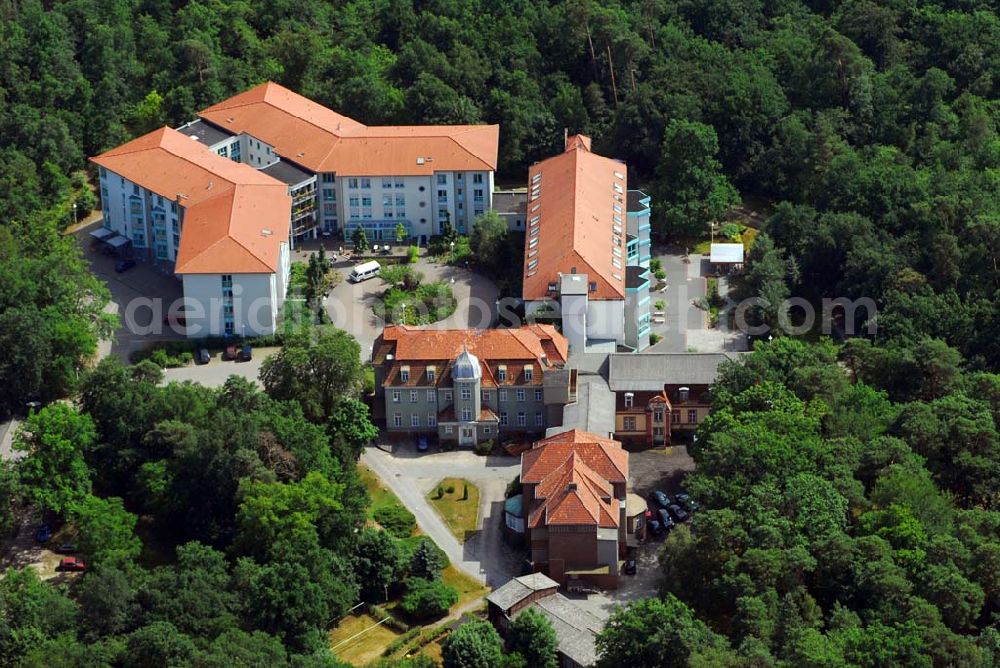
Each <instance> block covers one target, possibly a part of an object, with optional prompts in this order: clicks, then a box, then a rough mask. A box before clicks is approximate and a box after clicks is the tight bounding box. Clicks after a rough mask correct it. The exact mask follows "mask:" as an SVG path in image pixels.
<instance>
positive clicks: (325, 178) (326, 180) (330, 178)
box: [323, 174, 336, 183]
mask: <svg viewBox="0 0 1000 668" xmlns="http://www.w3.org/2000/svg"><path fill="white" fill-rule="evenodd" d="M335 179H336V177H335V176H334V175H333V174H324V175H323V183H333V182H334V180H335Z"/></svg>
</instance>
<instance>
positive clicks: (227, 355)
mask: <svg viewBox="0 0 1000 668" xmlns="http://www.w3.org/2000/svg"><path fill="white" fill-rule="evenodd" d="M222 359H224V360H234V359H236V346H235V345H228V346H226V349H225V350H224V351H222Z"/></svg>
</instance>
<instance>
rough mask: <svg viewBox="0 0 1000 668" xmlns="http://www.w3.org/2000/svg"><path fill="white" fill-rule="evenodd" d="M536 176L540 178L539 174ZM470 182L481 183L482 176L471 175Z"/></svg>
mask: <svg viewBox="0 0 1000 668" xmlns="http://www.w3.org/2000/svg"><path fill="white" fill-rule="evenodd" d="M538 176H541V174H539V175H538ZM472 182H473V183H482V182H483V175H482V174H473V175H472Z"/></svg>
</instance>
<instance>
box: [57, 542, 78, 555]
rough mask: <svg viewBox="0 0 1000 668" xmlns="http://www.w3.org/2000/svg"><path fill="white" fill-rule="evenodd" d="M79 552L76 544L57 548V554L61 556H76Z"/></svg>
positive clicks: (63, 544)
mask: <svg viewBox="0 0 1000 668" xmlns="http://www.w3.org/2000/svg"><path fill="white" fill-rule="evenodd" d="M78 551H79V548H78V547H77V545H76V543H61V544H60V545H59V547H57V548H56V552H58V553H59V554H76V553H77V552H78Z"/></svg>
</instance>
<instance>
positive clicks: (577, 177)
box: [523, 135, 628, 300]
mask: <svg viewBox="0 0 1000 668" xmlns="http://www.w3.org/2000/svg"><path fill="white" fill-rule="evenodd" d="M566 145H567V146H566V150H565V151H564V152H563V153H561V154H559V155H557V156H553V157H551V158H548V159H546V160H543V161H542V162H539V163H537V164H534V165H532V166H531V168H530V169H529V170H528V190H529V199H528V210H527V216H528V237H527V238H528V243H526V244H525V247H524V290H523V296H524V298H525V299H528V300H541V299H546V298H547V297H548V296H549V288H548V286H549V284H550V283H553V282H558V279H559V274H560V273H563V274H570V273H573V269H574V268H575V269H576V273H579V274H587V277H588V280H589V281H591V282H594V283H597V291H596V292H591V293H590V294H589V298H590V299H597V300H609V299H624V297H625V264H626V260H625V255H626V248H625V218H626V201H625V200H626V193H627V192H628V183H627V177H626V169H627V168H626V166H625V165H624V164H623V163H621V162H618V161H617V160H612V159H610V158H605V157H603V156H600V155H597V154H596V153H592V152H591V151H590V138H589V137H585V136H583V135H574V136H572V137H570V138H569V139H568V140H567V142H566ZM619 175H620V178H619ZM536 185H538V186H539V188H538V194H537V196H536V195H535V194H534V192H533V189H534V187H535V186H536ZM616 185H617V186H619V187H620V188H621V192H617V191H616V189H615V186H616ZM536 205H538V209H537V210H536V209H535V208H534V207H535V206H536ZM616 205H617V206H619V207H620V211H621V212H620V213H617V212H616V211H615V208H614V207H615V206H616ZM536 215H538V216H540V220H539V222H538V223H537V225H538V229H539V233H538V237H537V238H538V244H537V245H535V246H534V247H532V246H530V242H531V240H532V239H533V238H534V236H533V235H532V233H531V231H532V225H531V219H532V218H533V217H534V216H536ZM615 215H618V216H619V217H620V219H621V223H616V222H615V220H614V216H615ZM616 226H617V227H618V228H620V230H621V234H620V235H618V236H619V237H620V239H621V245H620V246H618V247H617V248H618V249H619V250H620V251H621V256H620V257H618V258H617V259H618V260H619V262H620V264H621V267H620V268H619V267H615V266H614V259H615V256H614V255H613V252H612V249H613V248H615V247H616V246H615V245H614V244H613V239H614V238H615V231H614V228H615V227H616ZM533 260H538V264H537V266H532V268H531V269H529V264H530V263H531V262H532V261H533Z"/></svg>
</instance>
